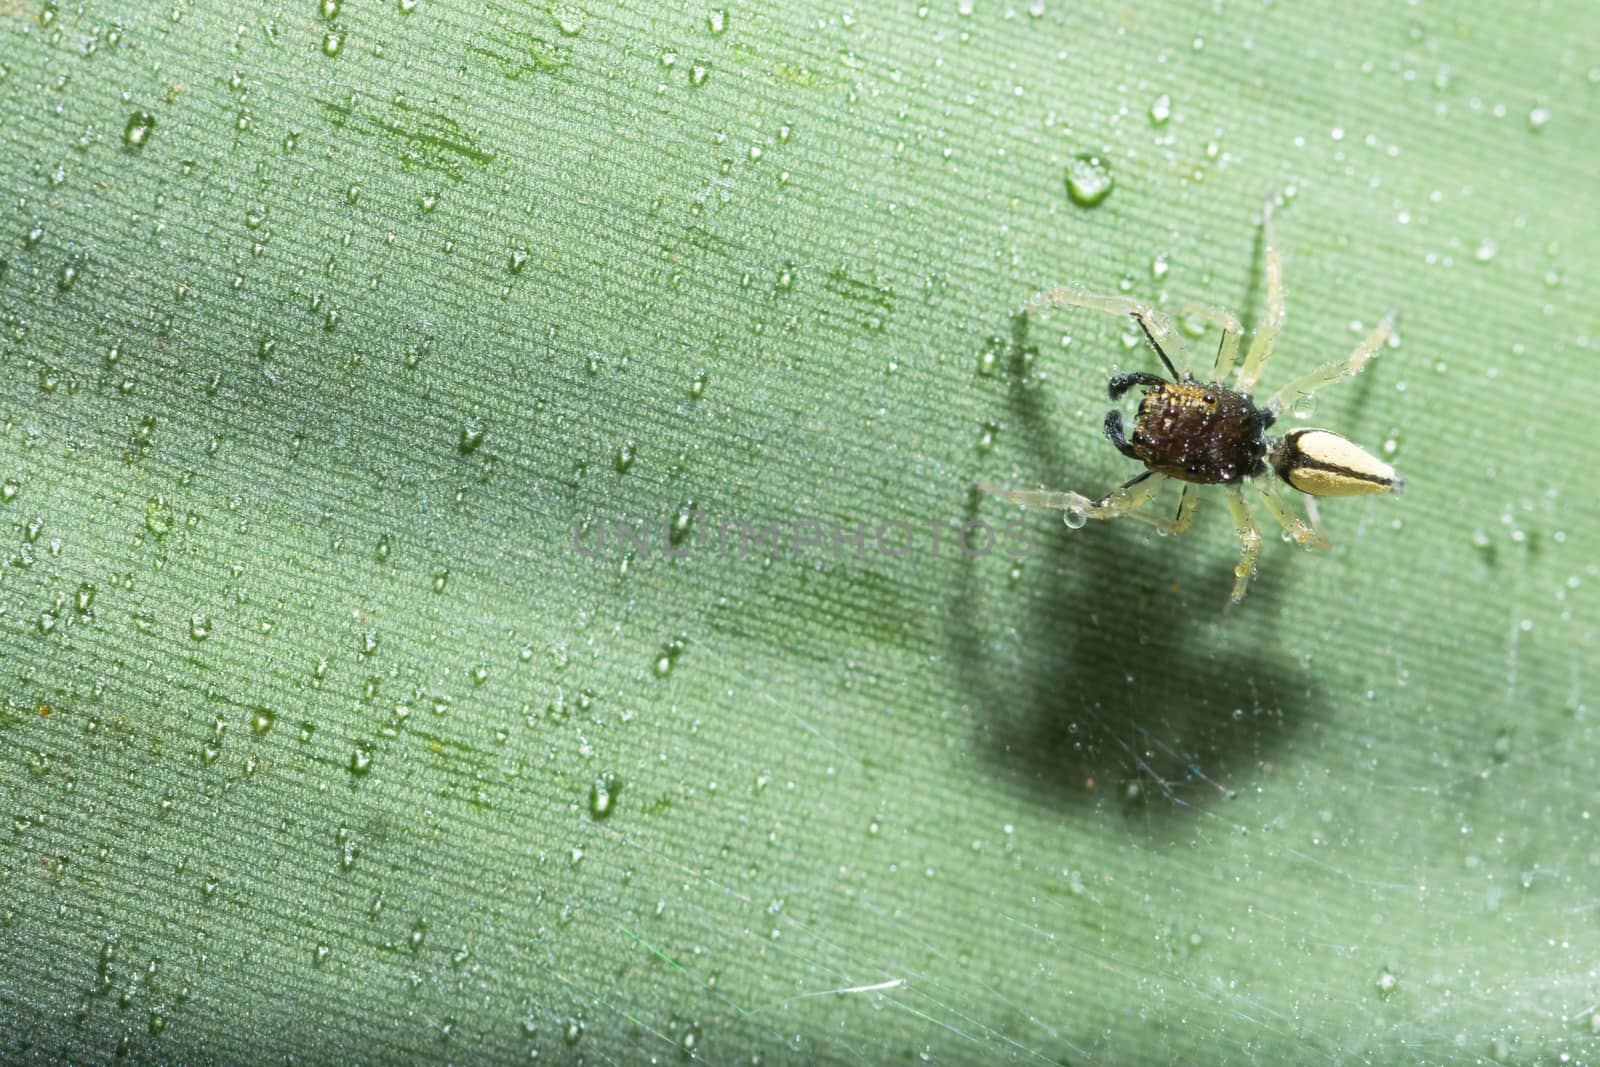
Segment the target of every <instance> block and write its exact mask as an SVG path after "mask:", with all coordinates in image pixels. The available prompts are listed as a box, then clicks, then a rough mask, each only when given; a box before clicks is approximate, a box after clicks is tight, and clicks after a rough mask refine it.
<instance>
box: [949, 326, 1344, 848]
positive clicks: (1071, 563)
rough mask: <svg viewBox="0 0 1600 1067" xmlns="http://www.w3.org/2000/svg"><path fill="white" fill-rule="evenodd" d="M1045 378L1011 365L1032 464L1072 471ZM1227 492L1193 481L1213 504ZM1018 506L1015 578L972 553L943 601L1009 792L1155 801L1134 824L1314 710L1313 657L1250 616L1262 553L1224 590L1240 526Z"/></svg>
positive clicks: (1017, 360) (975, 497)
mask: <svg viewBox="0 0 1600 1067" xmlns="http://www.w3.org/2000/svg"><path fill="white" fill-rule="evenodd" d="M1021 320H1022V316H1020V315H1019V316H1018V317H1017V320H1016V321H1014V324H1013V342H1014V344H1013V364H1014V366H1015V367H1017V368H1020V367H1022V366H1023V365H1024V360H1023V352H1024V351H1025V348H1024V347H1023V344H1024V341H1025V339H1024V337H1023V331H1024V328H1025V323H1023V322H1022V321H1021ZM1043 394H1044V390H1041V389H1037V388H1034V389H1029V388H1026V387H1024V386H1023V384H1022V383H1021V381H1020V376H1014V377H1013V387H1012V391H1011V395H1010V403H1009V406H1010V408H1011V409H1012V412H1013V415H1014V416H1015V419H1016V422H1017V423H1018V424H1019V427H1020V430H1021V435H1022V436H1023V438H1024V439H1025V440H1026V441H1027V443H1028V448H1029V463H1030V468H1029V469H1030V470H1035V471H1038V472H1039V476H1040V479H1041V480H1042V481H1043V482H1044V483H1045V484H1047V485H1050V486H1073V487H1078V483H1079V482H1080V481H1081V479H1080V478H1076V477H1073V476H1069V474H1068V464H1067V462H1066V459H1067V457H1066V456H1065V454H1064V453H1063V451H1062V449H1061V448H1060V447H1059V446H1058V445H1056V444H1055V443H1054V442H1055V433H1054V428H1055V427H1057V426H1059V425H1060V421H1059V419H1058V418H1057V417H1055V416H1054V415H1053V414H1052V411H1051V405H1050V404H1049V402H1048V400H1047V399H1046V398H1045V396H1044V395H1043ZM1108 447H1109V446H1108ZM1086 488H1087V487H1086ZM1219 495H1220V494H1219ZM1167 499H1169V498H1165V497H1164V498H1163V500H1164V501H1165V500H1167ZM1170 499H1172V501H1173V503H1174V506H1175V497H1172V498H1170ZM996 503H999V502H998V501H996V500H995V498H992V497H987V496H985V495H984V494H981V493H979V492H978V491H977V490H975V489H974V490H973V491H972V495H971V496H970V497H969V500H968V505H969V511H970V513H971V517H973V518H976V517H978V516H979V515H980V514H984V513H987V517H988V518H989V520H990V521H991V523H995V524H996V525H998V524H999V523H1001V522H1004V521H1005V519H1004V518H1002V517H1000V516H999V515H997V514H995V512H994V508H993V505H994V504H996ZM1219 503H1220V501H1219V500H1218V499H1217V497H1213V496H1211V495H1210V494H1209V493H1208V495H1207V496H1206V497H1202V508H1203V509H1205V510H1209V509H1210V508H1215V507H1217V506H1218V504H1219ZM1001 506H1002V507H1007V508H1009V507H1010V505H1004V504H1002V505H1001ZM1010 517H1011V518H1020V519H1021V520H1022V521H1023V522H1025V523H1026V524H1027V529H1028V533H1029V535H1030V537H1031V541H1032V544H1031V548H1032V552H1031V555H1030V557H1029V558H1028V559H1026V561H1025V562H1024V563H1023V564H1022V568H1023V575H1024V578H1023V580H1022V582H1021V583H1020V584H1018V583H1013V584H1012V585H1011V586H1009V587H1002V586H1001V583H999V582H997V581H996V580H995V579H996V573H995V571H994V569H993V568H986V567H984V566H983V562H982V560H980V559H979V558H975V557H967V558H966V560H965V568H964V571H963V574H962V580H961V583H960V586H959V588H958V591H957V595H956V600H955V603H954V604H953V605H952V611H951V612H950V614H949V616H948V617H947V618H948V619H949V622H948V635H949V638H950V643H951V646H952V660H953V663H954V664H955V666H956V667H957V669H958V672H959V675H960V678H961V681H962V684H964V685H965V686H966V687H967V690H968V697H969V699H970V702H971V705H972V706H973V707H974V708H975V709H976V710H977V713H978V720H979V722H978V734H979V736H978V739H977V743H976V744H975V746H974V747H975V749H976V751H977V752H978V753H979V755H980V757H981V758H982V759H983V760H984V761H985V762H986V763H987V764H988V766H989V767H990V768H991V769H992V770H993V771H994V772H995V773H996V774H997V775H998V776H999V777H1001V778H1003V779H1004V780H1005V781H1006V782H1007V783H1008V784H1010V785H1011V786H1012V787H1013V788H1016V789H1017V790H1018V791H1019V792H1021V793H1023V794H1024V795H1026V796H1028V797H1030V799H1034V800H1036V801H1037V802H1040V803H1044V804H1047V805H1049V806H1052V807H1059V806H1061V805H1063V804H1069V803H1077V804H1086V805H1089V806H1091V807H1095V808H1100V807H1104V806H1107V805H1108V804H1110V805H1113V806H1116V807H1118V808H1121V809H1124V810H1126V811H1128V812H1129V813H1130V814H1131V813H1132V812H1134V811H1137V812H1141V813H1149V816H1148V817H1147V818H1146V819H1145V820H1144V824H1145V825H1147V826H1155V825H1157V824H1159V823H1160V822H1161V821H1162V816H1166V817H1167V821H1169V822H1170V821H1171V818H1172V817H1175V816H1178V813H1181V812H1191V813H1192V812H1194V811H1196V810H1201V809H1204V808H1205V807H1207V806H1208V805H1210V804H1212V803H1215V802H1217V801H1220V800H1223V799H1225V798H1227V797H1228V796H1230V795H1232V794H1233V793H1234V792H1236V791H1238V790H1240V789H1242V788H1244V787H1245V786H1246V785H1247V784H1248V783H1249V782H1251V781H1253V780H1255V779H1256V778H1257V777H1258V776H1259V775H1260V774H1261V773H1262V767H1263V765H1265V764H1268V763H1270V761H1271V756H1272V754H1273V752H1274V751H1276V750H1277V749H1278V748H1279V747H1280V746H1281V745H1282V744H1284V743H1285V742H1286V741H1287V740H1288V739H1289V738H1290V737H1291V736H1292V735H1293V733H1294V731H1295V729H1297V728H1298V727H1299V726H1300V725H1301V724H1303V723H1304V722H1306V721H1307V720H1308V719H1311V718H1315V716H1316V710H1317V707H1318V705H1319V703H1320V694H1319V692H1318V690H1317V687H1316V684H1315V682H1314V681H1313V680H1312V678H1311V677H1310V676H1309V673H1308V672H1307V671H1306V670H1304V669H1301V668H1298V667H1297V666H1296V664H1295V662H1294V657H1292V656H1290V655H1287V654H1285V653H1284V652H1282V651H1280V650H1277V649H1275V648H1274V647H1273V646H1272V645H1271V643H1270V639H1269V640H1268V641H1267V642H1266V643H1265V644H1262V643H1260V642H1259V641H1257V643H1256V644H1254V645H1252V644H1249V641H1250V640H1252V639H1255V638H1258V637H1259V634H1260V633H1261V627H1262V623H1261V622H1260V621H1259V620H1268V619H1271V618H1272V617H1273V616H1274V614H1275V613H1276V608H1277V604H1278V597H1279V594H1280V593H1281V590H1282V587H1281V585H1279V583H1278V582H1277V581H1275V580H1274V579H1273V577H1272V574H1271V571H1270V568H1268V567H1266V566H1263V568H1262V571H1261V573H1259V574H1258V575H1257V577H1256V578H1255V580H1254V581H1253V582H1252V583H1251V589H1250V595H1249V597H1248V598H1247V599H1246V600H1245V602H1244V603H1243V604H1240V605H1237V606H1232V605H1229V604H1228V602H1227V592H1228V590H1229V588H1230V587H1231V583H1232V578H1233V573H1232V566H1231V564H1232V562H1233V561H1234V560H1235V559H1236V558H1237V557H1236V555H1234V554H1233V553H1234V552H1236V550H1237V542H1232V543H1231V544H1230V543H1228V542H1224V544H1225V545H1226V546H1227V547H1226V548H1220V549H1219V547H1218V545H1217V543H1216V541H1215V539H1214V538H1213V536H1212V533H1213V532H1214V527H1211V528H1209V529H1207V527H1208V524H1207V523H1205V522H1204V521H1203V519H1204V513H1203V512H1202V521H1201V522H1200V523H1198V524H1197V527H1200V528H1201V529H1197V530H1196V531H1192V532H1191V533H1190V535H1189V536H1187V537H1183V538H1173V537H1162V536H1159V535H1157V534H1156V533H1155V532H1154V531H1153V530H1151V529H1150V528H1149V527H1147V526H1145V525H1144V524H1141V523H1138V522H1136V521H1133V520H1130V521H1127V522H1115V521H1113V522H1107V523H1098V522H1097V523H1092V524H1090V528H1088V529H1085V530H1082V531H1070V530H1068V529H1066V528H1065V527H1064V526H1063V525H1062V524H1061V522H1060V519H1059V518H1058V517H1057V513H1055V512H1048V513H1042V512H1038V511H1031V512H1029V511H1021V512H1014V513H1013V514H1012V515H1011V516H1010ZM997 520H998V521H997ZM1226 528H1227V530H1228V536H1229V540H1230V541H1231V539H1232V527H1231V524H1228V525H1227V527H1226ZM1266 548H1267V550H1268V553H1267V554H1271V553H1270V549H1271V548H1272V546H1270V545H1269V546H1266ZM980 572H982V573H980ZM1019 589H1020V590H1022V591H1024V592H1025V594H1026V595H1025V596H1022V597H1018V595H1017V592H1018V590H1019ZM1246 613H1248V614H1246ZM1247 626H1248V634H1247V635H1246V636H1241V631H1243V630H1245V629H1246V627H1247ZM1268 633H1270V630H1269V631H1268Z"/></svg>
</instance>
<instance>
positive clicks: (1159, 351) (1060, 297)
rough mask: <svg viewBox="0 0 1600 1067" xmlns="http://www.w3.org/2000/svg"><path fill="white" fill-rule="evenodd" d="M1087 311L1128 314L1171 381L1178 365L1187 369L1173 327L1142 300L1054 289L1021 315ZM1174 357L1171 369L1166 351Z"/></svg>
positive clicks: (1185, 351)
mask: <svg viewBox="0 0 1600 1067" xmlns="http://www.w3.org/2000/svg"><path fill="white" fill-rule="evenodd" d="M1062 305H1066V306H1068V307H1078V308H1088V309H1089V310H1091V311H1103V312H1105V313H1106V314H1108V315H1118V316H1121V315H1128V316H1131V317H1132V318H1133V321H1134V322H1136V323H1138V324H1139V328H1140V329H1141V330H1143V331H1144V335H1145V338H1146V339H1147V340H1148V341H1149V342H1150V347H1152V348H1154V349H1155V350H1156V355H1157V356H1159V357H1161V362H1162V363H1163V364H1164V365H1165V366H1166V368H1167V371H1168V372H1169V373H1170V374H1171V375H1172V377H1173V380H1177V379H1178V378H1179V377H1180V374H1179V366H1181V368H1182V370H1183V372H1185V373H1187V372H1188V370H1189V350H1188V349H1187V348H1185V347H1184V344H1183V337H1182V335H1180V334H1179V333H1178V330H1177V327H1175V326H1173V324H1172V320H1171V319H1169V318H1167V316H1165V315H1163V314H1162V313H1161V312H1159V311H1157V310H1156V309H1155V307H1154V306H1152V305H1150V304H1147V303H1145V302H1144V301H1142V300H1134V299H1132V298H1131V297H1126V296H1110V295H1102V294H1100V293H1088V292H1084V291H1083V290H1082V289H1072V288H1069V287H1067V286H1057V287H1056V288H1054V289H1050V290H1048V291H1047V292H1043V293H1040V294H1039V295H1038V296H1037V297H1035V298H1034V299H1033V302H1032V303H1030V304H1028V305H1027V306H1026V307H1024V308H1023V309H1022V313H1023V314H1024V315H1032V314H1034V313H1035V312H1039V311H1043V310H1044V309H1045V308H1048V307H1060V306H1062ZM1169 351H1170V352H1174V353H1176V354H1177V356H1178V364H1179V366H1174V364H1173V362H1172V360H1171V359H1170V358H1169V357H1168V355H1167V353H1168V352H1169Z"/></svg>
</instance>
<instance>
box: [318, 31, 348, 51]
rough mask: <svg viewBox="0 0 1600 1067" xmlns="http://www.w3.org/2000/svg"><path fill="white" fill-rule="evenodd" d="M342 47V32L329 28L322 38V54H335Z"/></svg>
mask: <svg viewBox="0 0 1600 1067" xmlns="http://www.w3.org/2000/svg"><path fill="white" fill-rule="evenodd" d="M343 49H344V33H343V32H342V31H340V30H329V31H328V32H327V33H326V34H324V35H323V38H322V54H323V55H325V56H336V55H338V54H339V53H340V52H341V51H342V50H343Z"/></svg>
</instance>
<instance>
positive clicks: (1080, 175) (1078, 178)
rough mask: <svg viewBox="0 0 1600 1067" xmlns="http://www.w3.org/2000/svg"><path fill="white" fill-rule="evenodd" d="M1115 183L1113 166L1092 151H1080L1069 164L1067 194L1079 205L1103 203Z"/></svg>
mask: <svg viewBox="0 0 1600 1067" xmlns="http://www.w3.org/2000/svg"><path fill="white" fill-rule="evenodd" d="M1114 184H1115V183H1114V182H1113V181H1112V179H1111V168H1110V167H1109V166H1108V165H1107V164H1106V162H1105V160H1103V159H1101V158H1100V157H1099V156H1097V155H1095V154H1093V153H1091V152H1082V153H1079V154H1078V155H1076V156H1073V157H1072V160H1071V161H1070V162H1069V163H1068V164H1067V196H1068V197H1069V198H1070V199H1071V200H1072V202H1073V203H1074V204H1077V205H1078V206H1079V207H1095V206H1097V205H1099V204H1101V203H1103V202H1104V201H1105V198H1106V197H1108V196H1110V195H1111V189H1112V187H1113V185H1114Z"/></svg>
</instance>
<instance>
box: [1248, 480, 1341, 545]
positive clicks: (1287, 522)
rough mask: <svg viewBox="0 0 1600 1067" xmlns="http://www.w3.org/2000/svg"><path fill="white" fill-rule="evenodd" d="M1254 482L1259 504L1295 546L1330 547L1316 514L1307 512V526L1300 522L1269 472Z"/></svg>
mask: <svg viewBox="0 0 1600 1067" xmlns="http://www.w3.org/2000/svg"><path fill="white" fill-rule="evenodd" d="M1254 481H1255V487H1256V490H1257V491H1258V492H1259V493H1260V494H1261V502H1262V503H1263V504H1265V505H1266V506H1267V512H1268V513H1269V514H1270V515H1271V516H1272V517H1273V518H1274V519H1277V520H1278V525H1280V526H1282V527H1283V529H1284V532H1285V533H1287V534H1288V535H1289V536H1290V537H1291V538H1293V539H1294V543H1295V544H1297V545H1305V546H1306V547H1307V548H1330V547H1332V545H1331V542H1329V540H1328V538H1327V535H1326V534H1324V533H1323V532H1322V523H1321V522H1319V521H1318V520H1317V514H1316V512H1315V511H1310V512H1309V514H1310V516H1311V522H1310V524H1309V525H1308V524H1306V523H1304V522H1301V521H1300V516H1298V515H1296V514H1295V513H1294V511H1293V509H1291V508H1290V507H1289V502H1288V501H1287V500H1285V499H1284V496H1283V490H1282V489H1281V488H1280V487H1279V485H1278V483H1277V482H1276V481H1275V480H1274V475H1273V474H1272V473H1271V472H1270V471H1269V472H1268V473H1266V474H1263V475H1261V476H1260V477H1258V478H1256V479H1254Z"/></svg>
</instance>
